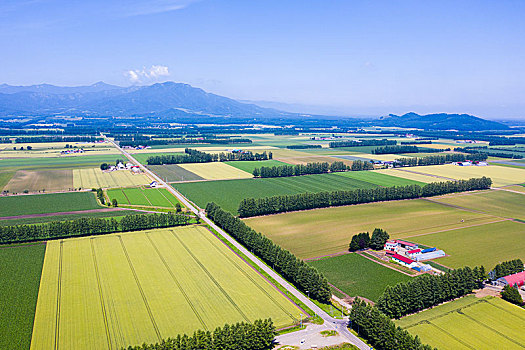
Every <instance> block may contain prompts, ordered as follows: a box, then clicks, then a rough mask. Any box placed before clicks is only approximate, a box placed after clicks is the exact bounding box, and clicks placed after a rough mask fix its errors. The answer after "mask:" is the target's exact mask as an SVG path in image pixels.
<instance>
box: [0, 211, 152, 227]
mask: <svg viewBox="0 0 525 350" xmlns="http://www.w3.org/2000/svg"><path fill="white" fill-rule="evenodd" d="M140 213H142V212H140V211H129V210H124V209H122V210H115V211H95V212H88V213H80V214H65V215H50V216H37V217H30V218H17V219H6V220H0V226H11V225H28V224H41V223H45V222H50V221H66V220H75V219H80V218H116V219H118V218H120V217H123V216H125V215H129V214H140Z"/></svg>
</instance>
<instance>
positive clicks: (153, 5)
mask: <svg viewBox="0 0 525 350" xmlns="http://www.w3.org/2000/svg"><path fill="white" fill-rule="evenodd" d="M196 1H197V0H147V1H144V0H133V1H129V0H127V1H124V2H123V5H124V6H122V7H121V8H120V9H119V10H120V11H121V14H122V15H123V16H141V15H151V14H155V13H162V12H169V11H176V10H182V9H184V8H186V7H188V6H189V5H191V4H192V3H194V2H196Z"/></svg>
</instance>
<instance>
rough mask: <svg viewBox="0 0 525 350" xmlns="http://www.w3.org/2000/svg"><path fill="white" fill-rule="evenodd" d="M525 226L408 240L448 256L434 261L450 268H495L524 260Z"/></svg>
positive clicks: (476, 229) (501, 225)
mask: <svg viewBox="0 0 525 350" xmlns="http://www.w3.org/2000/svg"><path fill="white" fill-rule="evenodd" d="M524 233H525V224H523V223H520V222H514V221H510V220H503V221H499V222H494V223H489V224H484V225H480V226H472V227H466V228H461V229H457V230H450V231H442V232H437V233H433V234H431V235H423V236H417V237H411V238H408V239H409V240H410V241H412V242H417V243H421V244H424V245H426V246H432V247H439V248H440V249H443V250H444V251H445V253H447V256H445V257H443V258H439V259H436V260H435V261H436V262H438V263H440V264H443V265H446V266H449V267H452V268H457V267H462V266H466V265H468V266H471V267H474V266H478V265H484V266H485V267H486V268H487V271H488V270H489V269H492V268H493V267H494V266H495V265H496V264H498V263H500V262H502V261H506V260H512V259H517V258H521V259H525V241H524V240H523V236H524Z"/></svg>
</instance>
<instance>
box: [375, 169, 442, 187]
mask: <svg viewBox="0 0 525 350" xmlns="http://www.w3.org/2000/svg"><path fill="white" fill-rule="evenodd" d="M419 169H420V167H412V168H403V169H379V170H376V171H378V172H380V173H382V174H386V175H391V176H397V177H401V178H403V179H409V180H414V181H420V182H424V183H430V182H436V181H446V179H443V178H437V177H434V176H428V175H424V174H422V173H421V172H420V170H419ZM412 171H414V172H412Z"/></svg>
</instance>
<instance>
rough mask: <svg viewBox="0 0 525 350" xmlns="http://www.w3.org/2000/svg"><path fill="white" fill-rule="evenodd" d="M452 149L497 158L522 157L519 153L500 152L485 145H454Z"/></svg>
mask: <svg viewBox="0 0 525 350" xmlns="http://www.w3.org/2000/svg"><path fill="white" fill-rule="evenodd" d="M454 151H456V152H464V153H469V154H471V155H476V154H485V155H486V156H491V157H499V158H511V159H522V158H523V156H522V155H521V154H516V153H506V152H501V151H498V150H497V149H494V150H491V149H488V148H487V146H484V147H456V148H454Z"/></svg>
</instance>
